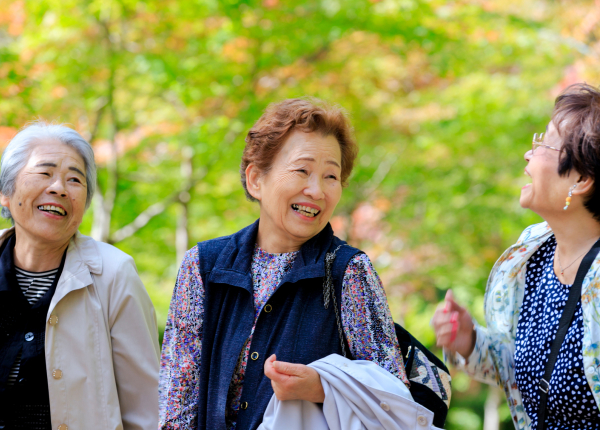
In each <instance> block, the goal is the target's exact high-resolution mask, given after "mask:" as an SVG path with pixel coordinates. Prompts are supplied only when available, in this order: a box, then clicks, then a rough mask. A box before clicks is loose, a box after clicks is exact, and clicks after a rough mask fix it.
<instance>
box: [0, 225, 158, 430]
mask: <svg viewBox="0 0 600 430" xmlns="http://www.w3.org/2000/svg"><path fill="white" fill-rule="evenodd" d="M13 233H14V229H12V228H11V229H8V230H3V231H0V243H2V242H4V240H6V238H7V237H9V236H10V235H12V234H13ZM46 321H47V322H46V343H45V353H46V370H47V375H48V390H49V393H50V414H51V418H52V429H53V430H96V429H97V430H117V429H124V430H142V429H144V430H150V429H152V430H155V429H156V428H157V427H158V369H159V354H160V352H159V346H158V335H157V326H156V315H155V313H154V307H153V306H152V302H151V301H150V297H148V293H147V292H146V289H145V288H144V285H143V284H142V281H141V280H140V278H139V276H138V274H137V271H136V268H135V263H134V262H133V259H132V258H131V257H130V256H128V255H127V254H125V253H124V252H121V251H120V250H118V249H117V248H115V247H114V246H111V245H108V244H106V243H102V242H97V241H95V240H94V239H92V238H90V237H87V236H84V235H82V234H80V233H77V234H76V235H75V236H74V237H73V239H71V242H70V243H69V247H68V250H67V257H66V260H65V265H64V268H63V271H62V274H61V275H60V278H59V280H58V283H57V285H56V291H55V293H54V296H53V297H52V301H51V303H50V308H49V310H48V317H47V319H46Z"/></svg>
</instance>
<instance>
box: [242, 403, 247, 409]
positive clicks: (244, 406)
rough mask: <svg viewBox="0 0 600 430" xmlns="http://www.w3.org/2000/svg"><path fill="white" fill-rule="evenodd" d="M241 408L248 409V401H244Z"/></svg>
mask: <svg viewBox="0 0 600 430" xmlns="http://www.w3.org/2000/svg"><path fill="white" fill-rule="evenodd" d="M240 409H248V402H242V403H241V404H240Z"/></svg>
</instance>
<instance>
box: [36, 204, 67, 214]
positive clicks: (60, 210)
mask: <svg viewBox="0 0 600 430" xmlns="http://www.w3.org/2000/svg"><path fill="white" fill-rule="evenodd" d="M38 209H40V210H43V211H53V212H58V213H59V214H61V215H65V214H66V212H65V210H64V209H63V208H59V207H58V206H54V205H41V206H38Z"/></svg>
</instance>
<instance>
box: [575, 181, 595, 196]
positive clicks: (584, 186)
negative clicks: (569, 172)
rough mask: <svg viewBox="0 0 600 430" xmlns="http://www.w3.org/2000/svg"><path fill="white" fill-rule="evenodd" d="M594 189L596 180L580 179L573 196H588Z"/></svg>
mask: <svg viewBox="0 0 600 430" xmlns="http://www.w3.org/2000/svg"><path fill="white" fill-rule="evenodd" d="M593 189H594V180H593V179H592V178H585V177H583V176H582V177H580V178H579V181H577V186H576V187H575V189H574V190H573V195H576V196H586V195H589V194H590V193H591V192H592V190H593Z"/></svg>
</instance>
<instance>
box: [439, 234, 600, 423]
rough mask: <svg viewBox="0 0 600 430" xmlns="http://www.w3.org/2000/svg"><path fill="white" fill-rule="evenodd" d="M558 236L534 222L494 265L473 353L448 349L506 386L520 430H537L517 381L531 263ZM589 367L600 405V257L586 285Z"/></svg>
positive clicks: (482, 377)
mask: <svg viewBox="0 0 600 430" xmlns="http://www.w3.org/2000/svg"><path fill="white" fill-rule="evenodd" d="M551 236H553V233H552V230H550V227H549V226H548V224H547V223H541V224H535V225H532V226H529V227H528V228H527V229H525V231H524V232H523V233H522V234H521V237H520V238H519V240H518V241H517V243H516V244H515V245H513V246H511V247H510V248H508V249H507V250H506V251H505V252H504V254H502V256H501V257H500V259H499V260H498V261H497V262H496V264H495V265H494V268H493V269H492V272H491V274H490V277H489V279H488V283H487V287H486V293H485V299H484V308H485V319H486V324H487V327H481V326H479V325H478V324H476V325H475V330H476V333H477V340H476V342H475V348H474V349H473V352H472V353H471V355H470V356H469V357H468V358H467V359H465V358H463V357H461V356H460V354H450V353H448V352H446V359H447V360H448V361H449V362H451V363H452V364H454V365H455V366H456V367H458V368H460V369H462V370H464V371H465V373H467V374H468V375H470V376H471V377H473V378H474V379H477V380H479V381H482V382H486V383H489V384H494V383H497V384H499V385H501V386H502V387H503V389H504V392H505V393H506V397H507V400H508V405H509V407H510V410H511V414H512V417H513V422H514V424H515V428H516V429H518V430H529V429H532V428H533V427H532V423H531V420H530V418H529V416H528V415H527V412H526V410H525V407H524V405H523V398H522V395H521V391H520V390H519V385H518V383H517V378H516V371H515V351H516V339H517V328H518V323H519V317H520V311H521V308H522V304H523V300H524V296H525V289H526V275H527V266H528V262H529V260H530V258H531V257H532V256H533V255H534V254H535V253H536V252H537V251H538V250H539V249H540V247H542V245H543V244H544V243H545V242H546V241H547V240H548V239H549V238H550V237H551ZM581 311H582V314H583V338H582V340H581V355H582V356H583V369H584V372H585V378H586V381H587V384H588V385H589V387H590V389H591V392H592V394H593V398H594V401H595V404H596V408H598V407H599V406H598V405H600V256H598V257H597V258H596V260H594V263H593V264H592V267H591V268H590V270H589V271H588V273H587V275H586V277H585V279H584V281H583V285H582V288H581Z"/></svg>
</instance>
